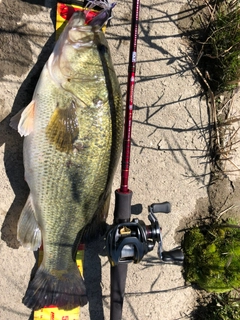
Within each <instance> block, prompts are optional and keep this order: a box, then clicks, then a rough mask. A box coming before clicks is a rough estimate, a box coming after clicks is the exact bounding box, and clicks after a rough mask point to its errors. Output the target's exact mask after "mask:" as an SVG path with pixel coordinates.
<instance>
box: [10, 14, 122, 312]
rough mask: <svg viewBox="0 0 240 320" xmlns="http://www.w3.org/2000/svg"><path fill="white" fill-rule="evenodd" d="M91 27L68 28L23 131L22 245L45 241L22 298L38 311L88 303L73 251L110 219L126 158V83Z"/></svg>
mask: <svg viewBox="0 0 240 320" xmlns="http://www.w3.org/2000/svg"><path fill="white" fill-rule="evenodd" d="M84 19H85V17H84V14H83V13H80V12H78V13H75V14H74V16H73V17H72V19H71V20H70V21H69V23H68V25H67V26H66V27H65V29H64V31H63V33H62V35H61V37H60V39H59V41H58V42H57V44H56V46H55V49H54V51H53V53H52V55H51V56H50V58H49V60H48V62H47V64H46V65H45V66H44V69H43V71H42V73H41V76H40V79H39V81H38V84H37V86H36V89H35V92H34V95H33V100H32V102H31V103H30V104H29V105H28V106H27V107H26V109H25V110H24V111H23V112H22V113H21V118H20V121H19V123H18V131H19V132H20V134H21V135H24V136H25V138H24V167H25V179H26V181H27V183H28V185H29V188H30V195H29V198H28V200H27V203H26V205H25V207H24V208H23V211H22V213H21V216H20V219H19V222H18V238H19V240H20V241H21V243H22V244H23V246H25V247H28V248H30V249H33V250H36V249H37V248H38V247H39V246H40V244H41V241H42V242H43V248H44V256H43V261H42V264H41V266H40V267H39V269H38V271H37V273H36V275H35V277H34V278H33V280H32V281H31V282H30V284H29V287H28V289H27V292H26V294H25V297H24V298H23V303H24V304H25V305H26V306H28V307H29V308H32V309H39V308H42V307H44V306H47V305H51V304H55V305H57V306H58V307H60V308H65V309H71V308H74V307H76V306H79V305H81V306H82V305H84V304H86V303H87V298H86V289H85V286H84V283H83V280H82V277H81V276H80V274H79V271H78V269H77V266H76V264H75V262H74V260H73V258H72V255H73V245H74V244H75V241H76V238H77V235H78V234H79V231H81V230H84V228H85V227H86V225H88V224H89V223H91V221H92V219H93V218H94V217H96V216H97V217H98V219H97V221H100V219H101V218H103V217H106V215H107V211H108V204H109V197H110V193H111V185H112V180H113V174H114V171H115V168H116V165H117V161H118V159H119V155H120V152H121V146H122V131H123V130H122V127H123V115H122V113H123V112H122V97H121V92H120V87H119V83H118V80H117V77H116V75H115V72H114V68H113V65H112V61H111V57H110V53H109V48H108V45H107V42H106V39H105V36H104V34H103V33H102V31H101V30H100V28H99V27H96V26H84ZM18 119H19V115H16V116H15V117H14V118H13V119H12V122H11V125H12V126H13V127H14V126H16V122H17V121H18Z"/></svg>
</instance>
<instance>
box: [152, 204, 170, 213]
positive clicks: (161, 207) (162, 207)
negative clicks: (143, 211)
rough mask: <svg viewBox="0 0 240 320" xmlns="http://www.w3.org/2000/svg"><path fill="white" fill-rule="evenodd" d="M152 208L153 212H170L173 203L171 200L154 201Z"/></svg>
mask: <svg viewBox="0 0 240 320" xmlns="http://www.w3.org/2000/svg"><path fill="white" fill-rule="evenodd" d="M150 207H151V208H152V211H153V213H157V212H163V213H169V212H171V203H170V202H167V201H166V202H162V203H153V204H151V206H150Z"/></svg>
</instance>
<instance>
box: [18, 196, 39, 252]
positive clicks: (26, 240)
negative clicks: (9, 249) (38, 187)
mask: <svg viewBox="0 0 240 320" xmlns="http://www.w3.org/2000/svg"><path fill="white" fill-rule="evenodd" d="M17 238H18V241H20V242H21V244H22V246H23V247H26V248H28V249H31V250H34V251H35V250H37V249H38V248H39V247H40V246H41V242H42V239H41V230H40V228H39V225H38V222H37V220H36V218H35V212H34V208H33V205H32V196H31V194H30V195H29V197H28V199H27V202H26V204H25V206H24V208H23V210H22V213H21V215H20V218H19V220H18V227H17Z"/></svg>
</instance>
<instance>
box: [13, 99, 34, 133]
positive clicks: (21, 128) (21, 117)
mask: <svg viewBox="0 0 240 320" xmlns="http://www.w3.org/2000/svg"><path fill="white" fill-rule="evenodd" d="M34 112H35V101H34V100H32V101H31V102H30V103H29V105H28V106H27V107H26V108H25V109H22V110H20V111H19V112H18V113H17V114H15V116H13V117H12V118H11V120H10V127H12V128H13V129H15V130H18V132H19V133H20V135H21V137H22V136H28V135H29V134H30V133H31V132H32V131H33V119H34Z"/></svg>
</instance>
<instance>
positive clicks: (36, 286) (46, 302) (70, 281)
mask: <svg viewBox="0 0 240 320" xmlns="http://www.w3.org/2000/svg"><path fill="white" fill-rule="evenodd" d="M74 267H75V268H72V270H70V271H69V270H52V271H51V272H48V271H47V270H46V269H44V267H42V266H40V267H39V269H38V270H37V272H36V275H35V277H34V278H33V280H32V281H31V282H30V283H29V286H28V289H27V291H26V293H25V296H24V298H23V303H24V304H25V306H27V307H28V308H30V309H33V310H38V309H41V308H44V307H46V306H50V305H55V306H57V307H58V308H59V309H65V310H70V309H73V308H76V307H79V306H84V305H85V304H87V302H88V300H87V296H86V288H85V285H84V282H83V279H82V277H81V275H80V273H79V271H78V268H77V265H76V264H74Z"/></svg>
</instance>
